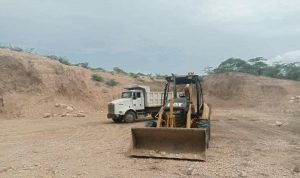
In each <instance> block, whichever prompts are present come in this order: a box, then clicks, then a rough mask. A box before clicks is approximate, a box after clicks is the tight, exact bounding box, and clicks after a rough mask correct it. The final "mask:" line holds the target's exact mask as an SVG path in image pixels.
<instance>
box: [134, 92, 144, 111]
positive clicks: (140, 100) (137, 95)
mask: <svg viewBox="0 0 300 178" xmlns="http://www.w3.org/2000/svg"><path fill="white" fill-rule="evenodd" d="M132 104H133V108H134V109H135V110H143V109H145V108H144V97H143V96H142V93H141V92H133V101H132Z"/></svg>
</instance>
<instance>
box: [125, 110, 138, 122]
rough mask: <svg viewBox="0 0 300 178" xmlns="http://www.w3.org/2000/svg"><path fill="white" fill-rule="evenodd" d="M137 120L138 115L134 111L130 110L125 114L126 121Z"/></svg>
mask: <svg viewBox="0 0 300 178" xmlns="http://www.w3.org/2000/svg"><path fill="white" fill-rule="evenodd" d="M135 120H136V115H135V113H134V112H133V111H128V112H127V113H126V114H125V116H124V121H125V122H126V123H131V122H134V121H135Z"/></svg>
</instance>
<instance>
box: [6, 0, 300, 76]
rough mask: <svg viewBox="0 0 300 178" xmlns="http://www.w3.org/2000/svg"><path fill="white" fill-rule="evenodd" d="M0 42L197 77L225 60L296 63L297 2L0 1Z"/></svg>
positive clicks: (99, 63)
mask: <svg viewBox="0 0 300 178" xmlns="http://www.w3.org/2000/svg"><path fill="white" fill-rule="evenodd" d="M0 44H1V45H8V44H11V45H15V46H20V47H22V48H35V52H36V53H38V54H45V55H47V54H55V55H58V56H63V57H67V58H69V59H70V61H71V62H73V63H76V62H88V63H89V64H90V65H91V66H93V67H103V68H106V69H112V68H113V67H115V66H118V67H120V68H122V69H124V70H126V71H130V72H144V73H164V74H169V73H171V72H172V73H187V72H189V71H195V72H196V73H201V72H202V71H203V68H205V67H207V66H217V65H218V64H219V63H220V62H222V61H223V60H224V59H227V58H229V57H240V58H244V59H248V58H252V57H258V56H262V57H265V58H269V59H272V60H281V61H299V62H300V1H299V0H219V1H217V0H84V1H83V0H0Z"/></svg>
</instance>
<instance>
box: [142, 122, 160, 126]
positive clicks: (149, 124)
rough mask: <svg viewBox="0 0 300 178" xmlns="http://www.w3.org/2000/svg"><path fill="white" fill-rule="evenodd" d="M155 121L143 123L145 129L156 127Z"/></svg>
mask: <svg viewBox="0 0 300 178" xmlns="http://www.w3.org/2000/svg"><path fill="white" fill-rule="evenodd" d="M156 125H157V123H156V121H148V122H146V123H145V127H156Z"/></svg>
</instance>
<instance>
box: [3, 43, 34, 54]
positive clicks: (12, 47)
mask: <svg viewBox="0 0 300 178" xmlns="http://www.w3.org/2000/svg"><path fill="white" fill-rule="evenodd" d="M0 48H2V49H9V50H12V51H17V52H28V53H32V51H33V50H34V48H29V49H23V48H20V47H17V46H12V45H8V46H5V45H0Z"/></svg>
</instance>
